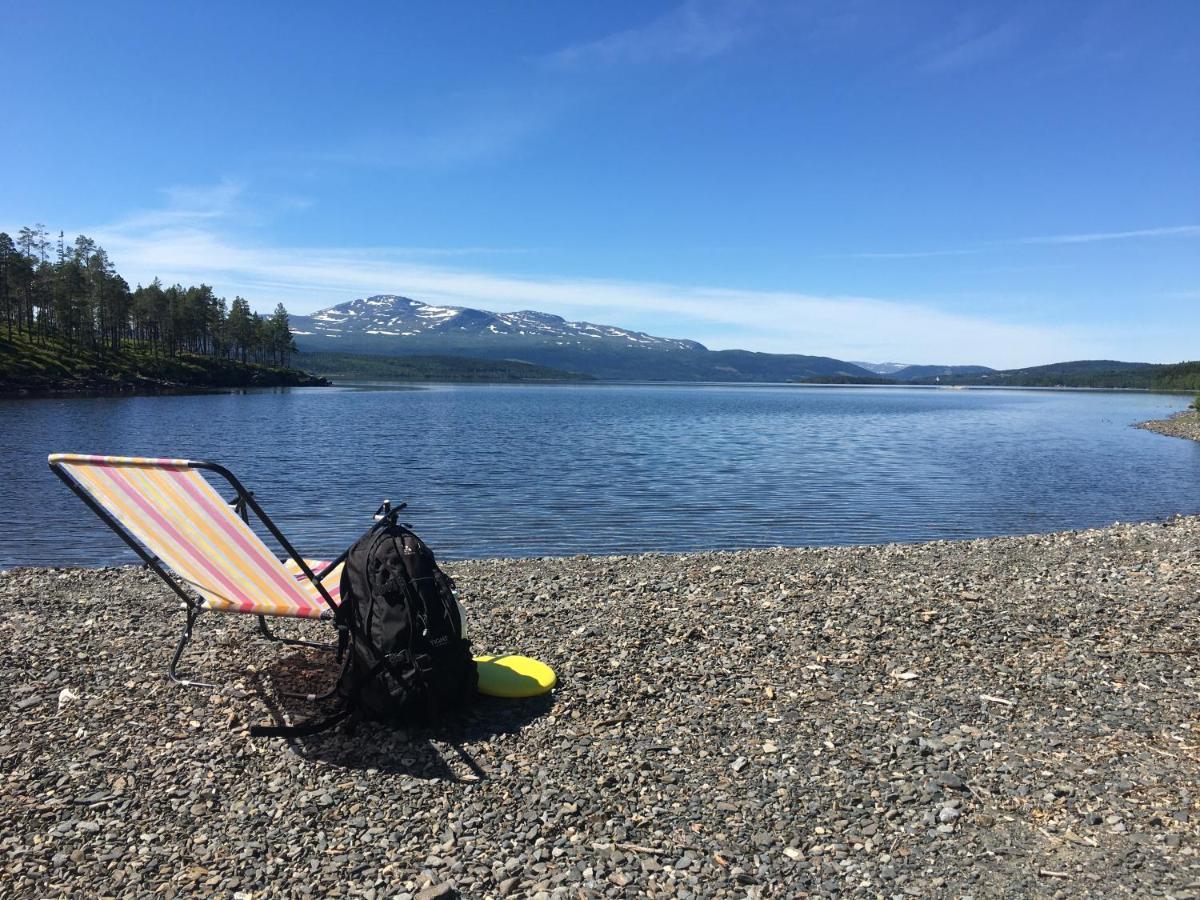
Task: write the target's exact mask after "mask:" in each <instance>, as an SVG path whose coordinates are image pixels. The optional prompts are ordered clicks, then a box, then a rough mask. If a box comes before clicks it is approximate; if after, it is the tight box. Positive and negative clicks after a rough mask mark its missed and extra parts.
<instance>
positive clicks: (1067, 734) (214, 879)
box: [0, 518, 1200, 898]
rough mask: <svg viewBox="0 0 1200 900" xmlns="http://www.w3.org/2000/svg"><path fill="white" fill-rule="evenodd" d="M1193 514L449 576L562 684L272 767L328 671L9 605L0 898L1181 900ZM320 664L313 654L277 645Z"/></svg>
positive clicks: (90, 615)
mask: <svg viewBox="0 0 1200 900" xmlns="http://www.w3.org/2000/svg"><path fill="white" fill-rule="evenodd" d="M1197 548H1200V518H1175V519H1171V520H1169V521H1166V522H1161V523H1148V524H1136V525H1124V524H1121V525H1114V526H1112V527H1109V528H1104V529H1100V530H1093V531H1081V532H1071V533H1059V534H1048V535H1036V536H1028V537H1016V538H1000V539H988V540H976V541H965V542H938V543H930V544H919V545H883V546H867V547H852V548H847V547H834V548H813V549H777V550H758V551H745V552H734V553H702V554H690V555H645V556H625V557H574V558H548V559H523V560H495V561H485V562H462V563H454V564H451V565H449V566H448V567H447V568H448V570H449V571H450V572H451V574H452V575H453V577H454V578H455V579H456V580H457V581H458V584H459V587H460V589H461V591H462V593H463V595H464V598H465V603H466V606H467V608H468V610H469V615H470V623H471V625H470V627H471V632H472V634H471V636H472V638H473V640H474V641H475V648H476V651H477V652H492V653H503V652H513V651H519V652H523V653H526V654H529V655H532V656H535V657H537V658H540V659H542V660H544V661H546V662H549V663H550V664H552V665H553V666H554V667H555V668H556V669H557V671H558V673H559V677H560V682H559V686H558V688H557V689H556V690H555V691H554V693H553V694H552V695H550V696H548V697H546V698H542V699H538V700H525V701H516V700H506V701H502V700H492V699H488V698H482V699H481V701H480V702H479V704H478V705H477V706H475V707H474V708H473V709H471V710H470V711H469V712H467V713H464V714H462V715H459V716H456V717H454V718H452V719H450V720H447V721H445V722H443V723H441V724H439V725H438V726H437V727H435V728H427V729H419V730H412V731H409V732H398V731H389V730H386V729H383V728H380V727H378V726H374V725H362V726H360V727H359V728H358V730H357V731H356V733H354V734H353V735H347V734H342V733H340V732H336V731H335V732H330V733H326V734H321V735H315V736H311V737H305V738H301V739H295V740H292V741H290V742H289V741H286V740H283V739H279V738H273V739H272V738H253V737H250V736H249V734H248V727H249V726H250V725H252V724H256V723H271V722H276V721H303V720H305V719H307V718H308V717H309V716H311V715H314V714H319V712H320V710H319V709H318V708H314V707H313V706H312V705H310V704H307V703H305V702H303V701H299V700H296V699H293V698H289V697H286V696H284V695H283V693H282V692H283V691H297V690H300V691H305V690H308V691H312V690H317V689H319V688H320V687H321V686H322V685H323V684H324V683H327V682H328V680H329V678H330V677H331V676H332V674H333V673H334V671H335V664H334V662H333V660H332V658H331V656H330V655H329V654H325V653H322V652H320V651H311V650H297V649H295V648H289V647H284V646H280V645H276V644H270V643H268V642H266V641H264V640H263V639H262V638H260V637H258V636H257V635H256V634H255V631H254V621H253V619H251V618H250V617H243V616H238V615H229V614H209V615H207V616H205V617H202V619H201V621H200V624H199V626H198V628H197V635H196V641H195V643H194V645H193V647H192V649H190V650H189V651H188V655H187V656H186V657H185V665H184V670H185V671H186V672H189V673H192V674H195V675H202V676H204V677H207V678H210V679H214V680H217V681H219V682H221V683H222V684H225V685H227V686H226V687H224V688H223V689H221V690H217V691H210V690H203V689H196V688H185V687H180V686H177V685H173V684H171V683H170V682H169V681H168V680H167V679H166V677H165V674H164V673H165V667H166V664H167V661H168V659H169V656H170V652H171V650H172V648H173V645H174V641H175V639H176V637H177V635H178V630H179V628H180V626H181V624H182V618H183V616H182V613H181V612H180V611H179V610H178V609H177V602H176V601H173V600H172V597H171V595H170V594H169V592H168V591H167V589H166V588H165V587H163V586H161V585H160V584H159V583H158V582H157V580H156V579H155V578H154V577H153V576H152V575H151V574H150V573H149V572H147V571H144V570H141V569H139V568H135V567H123V568H108V569H31V568H14V569H10V570H8V571H6V572H4V573H3V574H2V575H0V634H2V635H3V638H2V640H0V648H2V652H3V654H4V665H3V667H2V669H0V678H2V679H3V690H4V702H5V703H6V705H7V714H6V716H5V717H4V720H3V727H2V731H0V762H2V763H3V766H4V770H5V776H6V777H5V778H4V780H3V783H2V786H0V865H2V866H3V871H4V874H3V881H2V884H3V889H2V891H0V893H3V894H5V895H14V896H38V897H52V896H66V895H92V896H147V897H149V896H159V897H162V896H180V895H189V896H193V895H199V894H205V895H208V894H213V895H221V896H227V897H243V898H247V897H259V896H271V895H285V896H301V897H303V896H314V897H316V896H353V897H368V898H382V897H410V898H415V897H421V898H431V897H453V896H462V897H502V896H509V897H542V898H546V897H572V898H575V897H635V896H647V897H668V896H673V897H794V896H803V895H805V894H815V895H827V894H834V893H845V894H852V895H861V896H870V897H903V896H956V897H964V896H977V897H984V896H1047V897H1054V896H1096V897H1113V896H1164V897H1177V898H1184V897H1195V896H1197V895H1198V894H1200V858H1198V857H1197V847H1198V846H1200V842H1198V838H1200V807H1198V806H1197V797H1198V796H1200V716H1198V714H1197V699H1198V691H1200V681H1198V677H1200V640H1198V637H1197V625H1196V622H1197V614H1198V613H1200V599H1198V590H1200V553H1198V552H1197ZM285 630H287V631H288V632H289V633H291V634H294V635H303V636H308V637H320V636H321V635H322V631H321V625H320V624H319V623H289V624H288V625H287V626H286V628H285Z"/></svg>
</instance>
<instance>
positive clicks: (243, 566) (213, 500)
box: [134, 469, 281, 607]
mask: <svg viewBox="0 0 1200 900" xmlns="http://www.w3.org/2000/svg"><path fill="white" fill-rule="evenodd" d="M134 477H135V479H136V480H137V481H140V482H141V483H142V484H144V485H145V486H146V487H147V488H148V489H149V491H152V492H153V496H154V497H155V498H157V499H158V501H159V502H158V504H157V505H158V506H159V509H160V510H163V511H164V513H165V512H166V511H167V510H168V509H169V510H170V511H172V512H173V513H174V514H175V516H177V517H178V518H180V519H183V520H184V522H186V524H187V525H188V526H190V527H188V528H187V531H188V532H189V534H188V536H189V537H191V538H192V540H194V541H197V542H198V543H201V544H203V545H204V546H206V547H207V548H208V549H209V550H211V551H212V553H213V554H217V555H220V556H221V557H222V558H223V559H224V560H226V561H227V562H228V567H227V569H226V573H227V577H229V578H230V580H231V581H234V582H235V583H237V584H238V585H239V587H240V588H241V590H242V593H243V597H242V598H241V599H243V600H245V601H247V602H249V603H250V604H252V605H253V606H256V607H257V606H259V605H260V603H261V602H262V601H263V600H266V601H267V602H268V603H270V601H271V600H272V599H273V600H275V601H276V602H277V601H278V599H279V594H280V593H281V591H280V588H279V587H278V586H277V585H275V584H273V583H271V581H270V580H269V578H268V577H267V576H266V575H265V574H264V573H263V571H262V568H261V566H262V562H261V561H260V560H256V559H255V558H254V557H253V556H251V555H250V554H248V553H247V552H246V551H245V550H243V549H242V548H241V547H239V546H237V544H236V543H235V542H234V541H233V539H232V538H230V537H229V536H228V535H226V534H225V533H224V532H223V531H222V530H221V528H220V525H219V523H218V522H217V521H215V520H216V517H217V516H218V515H220V513H221V512H224V511H226V510H228V513H229V521H230V522H232V523H234V527H235V528H238V529H240V530H241V531H242V533H243V535H247V534H248V535H249V538H248V542H249V543H250V544H251V545H252V546H253V545H254V544H256V543H257V544H258V545H260V546H261V543H262V542H261V541H258V540H257V535H255V534H254V533H253V532H252V531H250V529H249V527H248V526H247V525H246V524H245V523H244V522H242V521H241V520H240V519H239V518H238V517H237V515H236V514H234V513H233V511H232V510H231V509H229V508H228V507H227V506H226V505H225V502H224V501H223V500H222V499H221V498H220V497H219V496H218V495H217V493H216V491H214V490H213V489H212V487H211V485H209V484H208V482H207V481H205V480H204V479H203V478H202V477H201V476H200V475H199V474H198V473H196V472H188V473H186V475H185V476H184V477H187V478H190V479H191V480H192V482H193V484H194V485H195V486H196V487H197V489H198V490H199V492H200V494H201V496H202V497H204V499H205V501H206V502H207V507H208V508H205V507H204V506H197V503H196V501H195V500H193V499H192V498H191V497H190V496H188V495H187V494H185V493H183V492H182V488H180V487H179V486H178V485H176V484H175V483H174V481H173V480H172V479H171V478H170V477H169V476H167V475H166V474H165V473H164V472H162V471H156V470H153V469H142V470H139V471H138V472H137V474H136V476H134ZM174 524H175V525H176V527H177V528H178V527H180V525H181V524H182V523H180V522H178V521H176V522H174ZM262 549H263V550H264V551H265V550H266V548H265V547H263V548H262ZM275 565H279V563H278V562H275ZM254 593H258V594H259V595H260V598H261V600H260V599H256V598H255V597H254ZM268 598H270V599H268Z"/></svg>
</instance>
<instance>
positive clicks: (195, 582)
mask: <svg viewBox="0 0 1200 900" xmlns="http://www.w3.org/2000/svg"><path fill="white" fill-rule="evenodd" d="M72 468H73V469H76V471H75V472H74V473H73V474H74V475H75V476H76V477H77V478H78V479H79V481H80V483H81V485H82V486H84V487H85V488H86V489H87V490H88V492H89V493H90V494H92V496H93V497H95V498H96V499H97V500H100V501H101V502H102V503H103V504H104V505H105V506H106V507H108V509H109V511H110V512H112V513H114V514H115V515H116V517H117V519H118V520H119V521H120V522H121V524H122V525H124V526H125V527H126V528H128V529H129V530H130V531H131V532H132V533H133V534H134V536H135V537H137V538H138V540H140V541H141V542H142V543H143V544H145V545H146V546H147V547H148V548H149V549H150V550H151V551H152V552H153V553H155V554H156V555H157V556H159V557H161V558H162V560H163V562H165V563H167V565H169V566H170V567H171V568H172V569H174V570H175V571H176V572H177V573H179V575H181V576H182V577H183V578H184V580H185V581H187V582H188V583H189V584H190V585H192V587H194V588H195V589H196V590H197V592H198V593H200V594H201V595H202V596H204V597H209V596H210V595H211V592H210V590H209V589H208V587H207V585H206V584H205V583H204V582H205V581H207V580H208V579H207V577H206V578H205V579H204V580H203V581H201V580H199V579H197V578H196V574H197V573H196V572H195V571H194V570H193V568H192V565H191V564H190V563H189V562H188V561H186V560H184V559H181V558H180V557H179V555H178V548H177V547H175V546H174V544H173V542H172V541H171V540H170V539H169V538H167V537H166V536H165V535H163V534H162V533H161V531H159V529H158V525H157V524H155V523H153V522H151V521H149V520H148V518H147V517H146V515H145V513H143V512H142V511H141V510H140V509H138V508H137V507H136V505H134V503H133V501H132V500H129V499H126V498H125V497H123V496H121V495H120V494H118V493H116V491H117V488H116V487H115V486H112V487H110V486H109V485H108V484H107V483H106V482H105V481H104V480H103V478H104V476H103V475H101V474H98V473H96V474H94V473H93V472H92V471H89V470H88V469H87V467H86V464H85V465H82V466H79V467H74V466H73V467H72ZM113 474H114V476H116V477H123V475H122V473H120V472H114V473H113Z"/></svg>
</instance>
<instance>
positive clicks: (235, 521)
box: [50, 453, 341, 619]
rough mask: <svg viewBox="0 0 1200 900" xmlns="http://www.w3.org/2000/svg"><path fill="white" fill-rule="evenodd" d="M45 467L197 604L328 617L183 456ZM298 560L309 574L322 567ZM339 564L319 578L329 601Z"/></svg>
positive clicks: (70, 457)
mask: <svg viewBox="0 0 1200 900" xmlns="http://www.w3.org/2000/svg"><path fill="white" fill-rule="evenodd" d="M50 464H51V465H53V466H57V467H58V468H59V469H60V470H62V471H64V472H65V473H66V474H67V475H68V476H69V477H70V478H71V480H72V481H74V482H75V484H76V485H78V486H79V487H80V488H81V489H82V490H83V491H85V492H86V493H87V494H88V495H89V496H90V497H91V498H92V499H93V500H95V501H96V503H98V504H99V505H100V506H102V507H103V508H104V509H105V510H106V511H107V512H108V513H109V515H111V516H112V517H113V518H114V519H116V520H117V521H118V522H119V523H120V524H121V525H122V526H123V527H124V528H125V530H126V531H128V532H129V533H130V534H131V535H132V536H133V537H134V538H136V539H137V540H138V541H139V542H140V543H141V544H142V545H143V546H144V547H145V548H146V549H147V550H149V551H150V552H151V553H152V554H154V555H155V556H157V557H158V558H159V559H160V560H162V562H163V563H165V564H166V565H167V566H168V567H169V568H170V569H171V570H172V571H173V572H174V573H175V575H176V576H178V578H179V579H180V581H181V582H182V583H183V584H184V585H186V586H188V587H190V588H191V589H192V590H194V591H195V592H196V593H197V594H198V595H199V596H200V598H201V606H202V607H203V608H205V609H213V610H222V611H226V612H242V613H252V614H255V615H263V616H291V617H295V618H302V619H320V618H328V617H329V616H330V615H331V611H330V609H329V605H328V604H327V603H326V602H325V600H324V599H323V598H322V597H321V594H320V592H319V591H318V590H317V589H316V587H314V586H313V584H312V582H310V581H309V580H308V578H307V577H306V576H305V575H304V574H303V573H302V572H301V571H300V567H299V566H298V565H297V564H296V563H295V562H294V561H292V560H289V561H288V564H286V565H285V564H284V563H282V562H280V561H279V559H277V558H276V557H275V555H274V554H273V553H271V551H270V550H269V549H268V548H267V546H266V544H264V543H263V541H262V539H261V538H260V537H259V536H258V535H257V534H255V533H254V531H253V530H252V529H251V528H250V526H249V525H248V524H246V522H245V521H243V520H242V518H241V517H240V516H239V515H238V514H237V513H236V512H235V511H234V509H233V507H232V506H231V505H230V504H229V503H227V502H225V500H223V499H222V498H221V496H220V495H219V494H218V493H217V492H216V490H215V489H214V488H213V486H212V485H211V484H209V482H208V480H207V479H205V478H204V476H203V475H202V474H201V471H202V470H200V469H196V468H192V464H191V463H190V462H189V461H188V460H186V459H152V458H145V457H134V456H88V455H82V454H72V453H55V454H52V455H51V456H50ZM305 562H306V564H307V565H308V566H309V568H310V569H311V570H312V571H313V572H320V570H321V568H323V567H324V566H325V565H327V563H322V562H319V561H316V560H314V561H309V560H305ZM340 569H341V567H340V566H339V567H338V568H337V569H335V570H334V571H333V572H330V573H329V574H328V575H326V576H325V578H324V579H322V582H321V583H322V585H323V586H324V587H325V589H326V590H327V591H328V592H329V594H330V596H331V598H332V599H333V601H334V603H337V602H338V601H339V584H340V576H341V571H340Z"/></svg>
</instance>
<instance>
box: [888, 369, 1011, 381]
mask: <svg viewBox="0 0 1200 900" xmlns="http://www.w3.org/2000/svg"><path fill="white" fill-rule="evenodd" d="M994 371H996V370H995V369H989V368H988V367H987V366H905V367H904V368H902V369H897V370H896V371H894V372H892V373H890V374H889V375H888V377H889V378H891V379H892V380H893V381H907V382H918V381H921V380H922V379H934V380H936V379H939V378H940V379H946V378H958V377H968V378H969V377H972V376H976V375H986V374H988V373H989V372H994Z"/></svg>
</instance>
